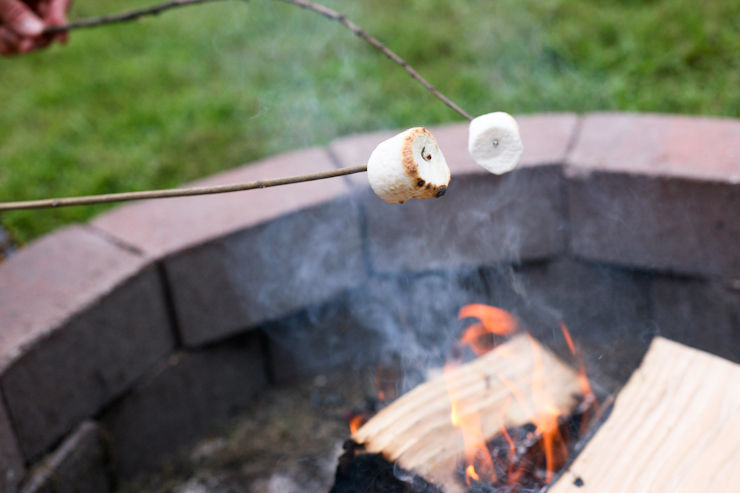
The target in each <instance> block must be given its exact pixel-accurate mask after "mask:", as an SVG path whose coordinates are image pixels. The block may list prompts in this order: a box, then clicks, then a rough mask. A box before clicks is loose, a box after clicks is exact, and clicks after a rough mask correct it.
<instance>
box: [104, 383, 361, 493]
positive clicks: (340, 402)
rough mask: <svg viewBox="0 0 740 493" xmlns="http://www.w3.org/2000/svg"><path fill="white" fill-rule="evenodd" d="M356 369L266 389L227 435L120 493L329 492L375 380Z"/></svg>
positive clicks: (223, 431)
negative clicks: (353, 419) (353, 420)
mask: <svg viewBox="0 0 740 493" xmlns="http://www.w3.org/2000/svg"><path fill="white" fill-rule="evenodd" d="M360 380H361V379H358V378H355V377H354V376H353V374H352V372H347V371H345V372H337V373H328V374H324V375H320V376H318V377H315V378H312V379H309V380H306V381H302V382H299V383H296V384H292V385H289V386H282V387H278V388H272V389H268V390H266V391H265V392H264V393H263V394H262V395H261V396H259V397H257V398H256V399H255V402H254V404H253V406H252V408H251V409H248V410H247V411H245V413H244V414H243V416H242V417H241V418H237V419H236V420H234V421H233V422H231V423H229V424H228V425H226V426H223V427H222V428H221V429H220V430H218V431H220V432H219V433H214V434H213V435H212V436H210V437H208V438H206V439H204V440H202V441H201V442H199V443H197V444H195V445H194V446H193V447H191V448H190V449H189V450H183V451H182V452H181V454H180V455H179V456H178V457H177V458H176V459H174V460H171V461H170V462H169V463H167V464H165V465H164V466H162V468H161V469H160V470H158V471H156V472H154V473H151V474H149V475H147V476H144V477H140V478H138V479H137V480H135V481H133V482H129V483H127V484H124V485H122V487H121V488H119V490H118V491H119V493H134V492H136V493H326V492H327V491H329V490H330V489H331V488H332V485H333V483H334V474H335V471H336V467H337V461H338V459H339V456H340V455H341V454H342V444H343V443H344V441H345V440H346V439H347V436H348V435H349V433H350V432H349V428H348V424H347V418H348V416H351V415H352V414H353V412H355V411H354V410H357V409H364V408H366V407H367V400H366V398H365V396H366V395H371V394H372V392H373V391H372V390H371V389H372V381H360Z"/></svg>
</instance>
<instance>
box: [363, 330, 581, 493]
mask: <svg viewBox="0 0 740 493" xmlns="http://www.w3.org/2000/svg"><path fill="white" fill-rule="evenodd" d="M532 344H536V345H537V346H538V347H539V353H541V357H542V375H543V383H542V384H543V388H544V389H546V390H547V391H548V392H549V393H550V394H551V395H552V399H553V403H554V405H555V406H556V407H557V408H558V409H559V410H560V411H561V412H562V413H563V415H569V414H570V413H571V412H572V411H573V409H574V408H575V406H576V405H577V404H578V402H577V400H576V398H575V396H576V395H577V394H579V393H580V387H579V384H578V374H577V373H576V371H574V370H573V369H572V368H571V367H569V366H567V365H566V364H564V363H563V362H561V361H560V360H558V359H557V358H556V357H555V356H554V355H553V354H552V353H550V352H549V351H548V350H547V349H545V348H544V347H542V346H541V345H540V344H539V343H537V342H536V341H534V340H530V339H529V338H528V337H527V336H525V335H518V336H515V337H514V338H512V339H511V340H510V341H509V342H507V343H506V344H503V345H501V346H499V347H498V348H496V349H494V350H493V351H491V352H489V353H487V354H486V355H484V356H481V357H480V358H478V359H476V360H474V361H472V362H470V363H467V364H465V365H462V366H460V367H459V368H457V369H456V370H453V371H454V372H457V373H456V374H455V375H454V376H453V377H454V379H455V381H456V382H458V384H459V398H461V399H464V400H465V402H466V403H469V405H472V406H473V407H472V408H474V409H475V410H476V411H477V412H478V413H479V415H480V422H481V425H482V428H483V437H484V438H485V439H486V440H490V439H491V438H493V437H494V436H496V435H498V434H499V433H500V432H501V428H500V423H501V420H500V418H501V419H503V422H504V424H505V426H506V427H514V426H521V425H524V424H526V423H529V422H530V421H531V418H532V416H531V415H530V414H529V413H530V411H528V410H525V409H524V407H523V406H522V404H521V403H520V402H518V399H517V398H515V397H514V396H512V392H511V390H510V387H509V386H507V385H506V384H505V383H504V379H505V380H506V381H507V383H508V382H510V383H509V385H511V383H513V384H514V385H516V387H517V388H519V389H520V394H521V395H522V396H523V399H524V401H525V403H526V407H527V408H528V409H529V410H533V409H535V408H536V406H535V402H534V396H533V392H532V390H531V385H532V368H533V363H534V357H533V352H534V350H533V347H532ZM507 404H508V407H507ZM450 411H451V405H450V400H449V397H448V395H447V387H446V385H445V380H444V377H443V376H441V375H440V376H439V377H436V378H433V379H431V380H429V381H427V382H426V383H424V384H422V385H420V386H418V387H416V388H415V389H414V390H412V391H411V392H409V393H408V394H406V395H404V396H403V397H401V398H400V399H398V400H397V401H395V402H393V403H392V404H391V405H389V406H388V407H386V408H385V409H383V410H382V411H380V412H379V413H378V414H377V415H375V416H374V417H373V418H372V419H370V420H369V421H368V422H367V423H366V424H365V425H364V426H362V427H361V428H360V429H359V430H357V432H355V433H354V434H353V435H352V440H354V441H355V442H356V443H358V444H361V445H363V446H364V448H365V450H366V451H367V452H370V453H380V454H382V455H383V456H384V457H385V458H386V459H387V460H389V461H391V462H393V461H398V465H399V466H401V467H402V468H403V469H405V470H409V471H412V470H413V471H415V472H416V473H417V474H419V475H420V476H422V477H423V478H424V479H426V480H427V481H429V482H431V483H433V484H434V485H436V486H438V487H439V488H440V489H441V490H443V491H444V492H445V493H462V492H465V491H467V488H466V487H465V486H464V485H462V484H460V483H459V480H458V479H455V478H454V477H453V473H454V471H455V465H456V464H457V463H458V462H460V461H462V460H463V457H464V443H463V438H462V433H461V431H460V429H459V428H455V427H453V426H452V423H451V421H450ZM502 412H503V414H502ZM463 417H464V416H463Z"/></svg>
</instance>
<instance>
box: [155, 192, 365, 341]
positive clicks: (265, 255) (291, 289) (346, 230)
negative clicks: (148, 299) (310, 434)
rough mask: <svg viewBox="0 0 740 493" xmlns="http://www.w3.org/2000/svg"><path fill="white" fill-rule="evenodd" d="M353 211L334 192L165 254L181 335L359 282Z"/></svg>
mask: <svg viewBox="0 0 740 493" xmlns="http://www.w3.org/2000/svg"><path fill="white" fill-rule="evenodd" d="M358 216H359V215H358V212H357V209H356V207H355V206H354V205H353V204H352V203H351V202H350V201H349V200H348V199H347V198H343V199H338V200H334V201H331V202H327V203H324V204H321V205H317V206H314V207H310V208H306V209H303V210H300V211H299V212H296V213H294V214H290V215H287V216H284V217H281V218H279V219H276V220H274V221H272V222H269V223H266V224H262V225H259V226H255V227H253V228H249V229H246V230H243V231H240V232H238V233H235V234H232V235H230V236H226V237H224V238H221V239H218V240H214V241H212V242H210V243H207V244H205V245H202V246H199V247H196V248H193V249H190V250H187V251H185V252H182V253H180V254H177V255H174V256H172V257H170V258H168V259H167V260H166V268H167V274H168V277H169V279H170V285H171V287H172V293H173V298H174V301H175V306H176V311H177V315H178V320H179V325H180V329H181V334H182V340H183V342H184V343H185V344H186V345H189V346H198V345H202V344H205V343H209V342H212V341H215V340H219V339H223V338H225V337H227V336H230V335H233V334H235V333H238V332H242V331H244V330H247V329H249V328H251V327H254V326H257V325H259V324H261V323H264V322H265V321H268V320H275V319H279V318H282V317H285V316H287V315H289V314H290V313H292V312H296V311H299V310H300V309H302V308H305V307H307V306H312V305H316V304H320V303H323V302H326V301H328V300H331V299H332V298H334V297H336V296H337V295H339V293H340V292H341V291H343V290H345V289H347V288H351V287H353V286H357V285H358V284H361V283H362V282H363V280H364V279H365V275H366V272H365V265H364V260H363V257H362V243H361V239H360V225H359V217H358Z"/></svg>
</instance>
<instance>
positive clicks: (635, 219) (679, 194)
mask: <svg viewBox="0 0 740 493" xmlns="http://www.w3.org/2000/svg"><path fill="white" fill-rule="evenodd" d="M739 156H740V122H738V121H737V120H733V119H720V118H697V117H682V116H675V115H649V114H648V115H637V114H627V113H606V114H594V115H588V116H587V117H585V118H584V120H583V125H582V128H581V132H580V135H579V137H578V141H577V144H576V145H575V146H574V148H573V150H572V152H571V153H570V155H569V156H568V160H567V162H568V168H567V170H566V174H567V175H568V176H569V180H568V182H569V187H568V191H569V193H568V196H569V210H570V217H571V228H572V247H573V251H574V252H575V253H576V254H578V255H579V256H582V257H584V258H588V259H590V260H593V261H598V262H608V263H614V264H619V265H624V266H628V267H634V268H640V269H651V270H656V269H657V270H662V271H667V272H675V273H681V274H698V275H701V276H719V277H724V278H734V279H737V278H740V248H738V245H739V244H740V214H738V210H740V157H739Z"/></svg>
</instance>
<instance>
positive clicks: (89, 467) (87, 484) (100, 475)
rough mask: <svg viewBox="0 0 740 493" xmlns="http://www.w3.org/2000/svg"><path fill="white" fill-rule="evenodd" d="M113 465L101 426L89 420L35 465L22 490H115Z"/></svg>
mask: <svg viewBox="0 0 740 493" xmlns="http://www.w3.org/2000/svg"><path fill="white" fill-rule="evenodd" d="M109 466H110V464H109V460H108V453H107V451H106V449H105V446H104V439H103V437H102V434H101V432H100V428H99V427H98V425H97V424H96V423H93V422H92V421H85V422H83V423H82V424H81V425H80V426H79V427H78V428H77V430H75V432H74V433H73V434H72V435H71V436H69V437H68V438H67V439H66V440H64V442H63V443H62V444H61V445H60V446H59V447H58V448H57V449H56V450H55V451H54V452H52V453H51V454H50V455H49V456H48V457H47V458H45V459H44V460H43V461H42V462H41V463H39V464H37V465H36V466H35V467H34V468H33V470H32V471H31V473H30V474H29V476H28V478H27V480H26V481H25V484H24V486H23V489H22V490H21V493H106V492H109V491H113V488H112V481H111V477H110V468H109Z"/></svg>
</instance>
